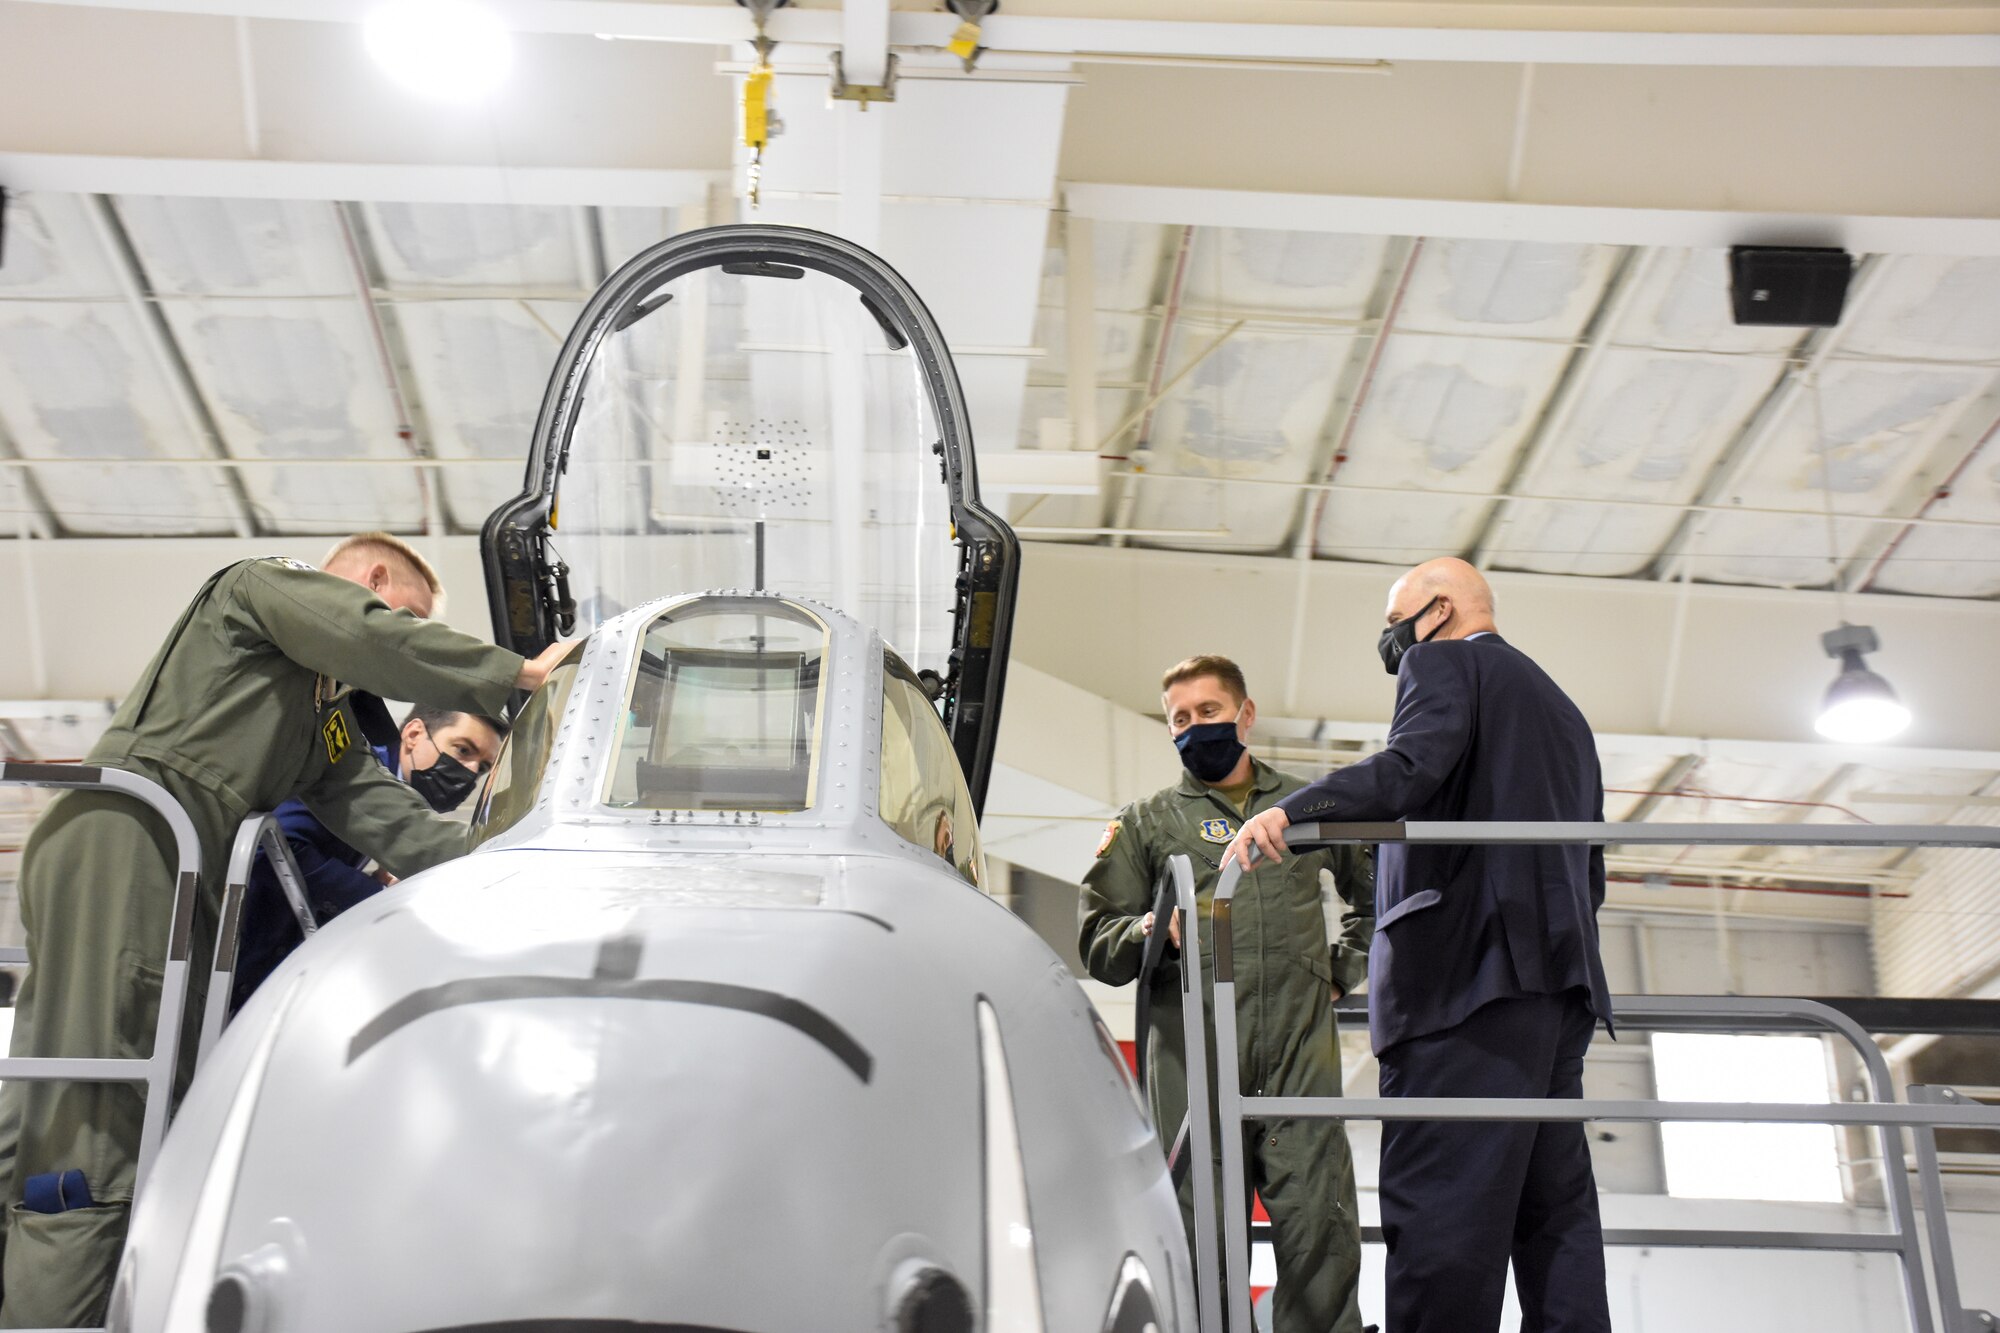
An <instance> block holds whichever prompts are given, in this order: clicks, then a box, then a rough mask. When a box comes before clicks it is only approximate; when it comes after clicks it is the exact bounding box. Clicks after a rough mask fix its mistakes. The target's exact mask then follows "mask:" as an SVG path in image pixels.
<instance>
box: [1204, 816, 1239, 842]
mask: <svg viewBox="0 0 2000 1333" xmlns="http://www.w3.org/2000/svg"><path fill="white" fill-rule="evenodd" d="M1235 836H1236V832H1235V830H1234V829H1231V828H1230V827H1229V821H1228V820H1226V819H1204V820H1202V821H1201V840H1202V841H1203V842H1218V843H1226V842H1228V841H1229V840H1230V839H1231V838H1233V837H1235Z"/></svg>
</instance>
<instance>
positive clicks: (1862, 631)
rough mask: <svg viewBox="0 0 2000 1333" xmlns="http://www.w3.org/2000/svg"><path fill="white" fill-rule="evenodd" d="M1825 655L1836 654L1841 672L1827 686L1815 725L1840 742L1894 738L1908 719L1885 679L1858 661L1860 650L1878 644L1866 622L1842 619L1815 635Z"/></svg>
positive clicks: (1869, 649) (1870, 742) (1868, 650)
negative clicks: (1837, 625) (1858, 623)
mask: <svg viewBox="0 0 2000 1333" xmlns="http://www.w3.org/2000/svg"><path fill="white" fill-rule="evenodd" d="M1819 641H1820V643H1821V644H1822V645H1823V646H1824V647H1825V648H1826V655H1827V656H1828V657H1837V658H1839V659H1840V674H1839V675H1838V676H1836V677H1835V678H1834V682H1833V684H1832V685H1830V686H1828V687H1827V691H1826V699H1825V701H1824V702H1822V703H1821V704H1820V710H1819V721H1818V722H1817V723H1815V724H1814V729H1815V730H1816V731H1818V732H1819V734H1820V735H1822V736H1824V737H1826V739H1828V740H1830V741H1838V742H1840V743H1841V744H1843V745H1873V744H1876V743H1877V742H1880V741H1886V740H1893V739H1894V738H1896V737H1897V736H1900V735H1902V734H1903V731H1904V729H1905V728H1907V727H1908V726H1909V725H1910V710H1909V709H1907V708H1905V707H1904V706H1903V703H1902V701H1901V700H1900V699H1898V698H1897V697H1896V692H1895V691H1894V690H1893V689H1891V688H1889V682H1888V681H1886V680H1884V679H1882V678H1881V677H1880V676H1878V675H1876V674H1875V673H1874V672H1872V671H1870V670H1869V669H1868V668H1867V667H1866V666H1864V665H1862V662H1861V655H1862V654H1863V653H1872V652H1874V651H1875V650H1876V649H1878V648H1880V647H1881V644H1880V642H1878V641H1877V639H1876V638H1875V631H1874V630H1873V629H1871V628H1869V627H1868V626H1867V625H1845V624H1843V625H1842V626H1841V627H1840V628H1839V629H1834V630H1828V631H1827V632H1826V633H1825V634H1822V635H1821V636H1820V640H1819Z"/></svg>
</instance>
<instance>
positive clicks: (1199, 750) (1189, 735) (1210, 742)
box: [1174, 709, 1244, 783]
mask: <svg viewBox="0 0 2000 1333" xmlns="http://www.w3.org/2000/svg"><path fill="white" fill-rule="evenodd" d="M1242 715H1243V712H1242V710H1241V709H1238V710H1237V714H1236V716H1237V717H1241V716H1242ZM1174 748H1175V749H1176V750H1179V751H1180V752H1181V765H1182V767H1184V768H1186V769H1187V771H1188V772H1190V773H1192V774H1194V775H1195V776H1196V777H1198V778H1200V779H1201V780H1202V781H1203V782H1210V783H1214V782H1220V781H1222V780H1223V779H1224V778H1226V777H1228V776H1229V774H1230V771H1231V770H1232V769H1234V768H1235V767H1236V761H1237V760H1239V759H1241V758H1242V757H1243V750H1244V745H1243V742H1242V741H1240V740H1238V739H1237V738H1236V720H1235V718H1232V719H1230V720H1229V721H1227V722H1200V723H1196V724H1195V725H1194V726H1192V727H1189V728H1188V729H1187V730H1186V731H1183V732H1182V733H1181V734H1180V735H1178V736H1176V737H1174Z"/></svg>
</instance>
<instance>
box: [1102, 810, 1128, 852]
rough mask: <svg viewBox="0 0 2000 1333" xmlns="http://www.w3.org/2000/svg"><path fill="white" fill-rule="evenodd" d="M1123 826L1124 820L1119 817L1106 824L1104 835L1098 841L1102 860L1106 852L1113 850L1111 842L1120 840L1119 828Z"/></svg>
mask: <svg viewBox="0 0 2000 1333" xmlns="http://www.w3.org/2000/svg"><path fill="white" fill-rule="evenodd" d="M1123 827H1125V825H1124V822H1123V821H1121V820H1117V819H1114V820H1112V821H1111V822H1110V823H1109V824H1106V825H1105V826H1104V836H1103V837H1102V838H1101V839H1099V840H1098V843H1097V856H1098V859H1099V860H1102V859H1103V858H1104V854H1105V853H1106V852H1108V851H1110V850H1111V844H1112V843H1114V842H1117V841H1118V830H1119V829H1121V828H1123Z"/></svg>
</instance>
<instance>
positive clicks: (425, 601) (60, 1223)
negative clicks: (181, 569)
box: [0, 533, 569, 1328]
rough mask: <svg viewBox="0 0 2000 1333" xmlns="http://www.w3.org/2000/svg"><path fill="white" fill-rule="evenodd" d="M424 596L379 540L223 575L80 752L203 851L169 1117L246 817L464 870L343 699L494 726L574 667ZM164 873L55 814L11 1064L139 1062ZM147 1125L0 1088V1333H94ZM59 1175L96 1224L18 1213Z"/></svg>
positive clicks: (125, 802)
mask: <svg viewBox="0 0 2000 1333" xmlns="http://www.w3.org/2000/svg"><path fill="white" fill-rule="evenodd" d="M440 592H441V590H440V588H439V585H438V579H437V575H436V574H435V573H434V572H433V571H432V570H431V568H430V566H429V565H428V564H426V563H425V562H424V560H423V558H422V557H421V556H419V555H418V554H417V553H416V552H415V551H414V550H412V549H410V547H409V546H408V545H406V544H405V543H404V542H402V541H401V540H400V539H398V538H395V537H392V536H389V535H388V534H386V533H365V534H362V535H361V536H358V537H350V538H348V539H347V540H345V541H343V542H341V543H340V544H339V545H338V546H336V547H335V548H334V549H333V551H332V552H331V553H330V554H329V555H328V557H327V559H326V568H325V571H324V572H321V571H320V570H315V569H313V568H312V567H311V566H310V565H305V564H301V563H299V562H297V561H293V560H284V559H261V560H245V561H242V562H240V563H237V564H234V565H231V566H229V567H228V568H227V569H224V570H223V571H221V572H220V573H218V574H217V575H215V576H214V577H213V578H211V579H210V580H209V581H208V582H207V584H205V585H204V586H203V587H202V589H201V590H200V591H199V592H198V593H196V594H195V598H194V600H193V601H192V602H191V603H190V604H189V605H188V607H187V609H186V611H185V612H183V613H182V616H181V619H180V621H179V623H178V624H176V625H175V626H174V628H173V630H172V632H171V633H169V634H168V636H167V640H166V642H165V644H163V645H162V646H161V648H160V650H159V652H158V654H157V655H155V657H154V658H153V661H152V663H151V664H150V665H149V666H147V668H146V670H145V672H144V673H143V674H142V675H141V676H140V677H139V681H138V683H137V684H136V685H135V686H134V687H133V689H132V691H131V693H130V694H128V695H127V696H126V698H125V701H124V704H123V705H122V706H121V707H120V708H119V710H118V714H117V716H116V717H115V718H114V719H113V720H112V724H111V729H110V730H109V731H108V732H106V733H105V736H104V739H103V740H101V741H99V742H98V744H97V746H96V748H94V749H93V750H92V751H91V753H90V757H89V760H88V762H90V763H92V764H102V765H105V766H108V767H112V768H120V769H124V770H126V771H128V772H133V773H138V774H142V775H143V776H145V777H148V778H151V779H152V780H153V781H155V782H157V783H159V784H160V785H161V786H163V787H165V788H166V789H167V791H168V792H169V793H170V794H171V795H172V796H173V797H174V799H175V800H177V801H179V802H180V804H181V806H182V808H183V809H185V810H186V811H187V813H188V816H189V818H190V819H192V820H193V821H194V826H195V830H196V832H197V833H198V834H199V836H200V840H201V858H202V860H201V871H202V873H201V880H200V884H199V887H198V890H197V892H196V895H195V902H194V904H193V909H194V910H193V919H192V937H191V950H190V952H189V954H188V957H189V958H190V959H191V966H190V968H189V986H188V996H187V1007H186V1009H185V1011H184V1012H185V1013H186V1014H187V1015H189V1017H188V1018H187V1019H186V1020H185V1021H184V1023H183V1025H182V1028H181V1036H182V1041H181V1053H180V1064H179V1067H178V1079H177V1086H176V1088H175V1089H174V1097H175V1099H176V1100H178V1099H179V1097H180V1096H181V1094H182V1093H183V1092H184V1091H185V1090H186V1085H187V1082H188V1080H189V1079H190V1078H191V1077H192V1074H193V1070H194V1066H193V1054H194V1049H195V1045H196V1042H197V1040H198V1038H199V1035H200V1015H201V1013H202V1011H203V1002H204V998H205V996H206V992H207V984H208V976H209V969H208V960H209V959H210V958H211V957H212V956H213V954H214V950H215V935H216V928H217V916H218V912H219V908H220V899H221V890H222V882H223V878H224V869H225V862H226V859H227V857H228V853H229V847H230V844H231V841H232V840H233V839H234V837H235V834H236V830H237V827H238V826H239V825H240V824H241V823H242V822H243V820H244V818H245V817H246V816H248V815H249V814H250V813H251V812H253V811H259V810H271V809H274V808H276V807H277V806H278V805H279V804H280V803H282V802H284V801H285V800H287V799H289V798H291V797H293V796H298V797H302V798H303V799H304V800H305V803H306V805H307V806H308V807H309V808H310V809H311V810H312V812H313V813H314V814H315V815H317V816H318V817H319V818H320V820H321V821H322V822H323V823H325V824H326V826H327V827H328V828H330V829H332V830H333V831H334V832H336V833H337V834H339V835H340V836H341V837H342V838H343V839H345V840H346V841H347V842H349V843H351V844H353V845H354V846H356V847H360V848H363V849H366V850H368V851H370V852H372V853H373V854H374V855H375V857H376V859H377V860H379V861H380V862H381V864H382V866H383V867H384V869H386V870H387V871H389V872H390V873H392V874H394V875H397V876H399V877H401V876H407V875H413V874H415V873H417V872H418V871H420V870H423V869H425V868H427V867H429V866H433V865H436V864H438V863H440V862H442V861H447V860H450V859H451V858H453V857H455V856H458V855H460V854H461V853H463V852H464V851H465V850H466V844H465V830H464V827H463V826H462V825H459V824H456V823H453V822H451V821H449V820H446V819H443V818H441V817H439V816H438V815H436V814H435V813H433V812H432V811H431V809H430V807H429V806H428V805H426V804H425V803H424V801H423V798H422V797H420V796H418V795H417V794H416V792H415V791H413V790H412V789H411V788H410V787H408V786H406V785H404V784H403V783H401V782H398V781H397V780H396V779H395V778H394V777H392V776H390V774H389V773H388V772H387V771H386V770H384V769H383V768H382V766H381V765H380V764H378V763H376V762H375V759H374V756H373V755H372V754H370V753H369V750H368V746H367V744H366V742H365V741H363V740H362V739H361V729H360V726H359V725H358V724H357V722H356V720H355V718H354V715H353V711H352V708H351V706H350V704H349V702H348V694H349V692H350V691H351V690H354V689H361V690H367V691H370V692H373V693H376V694H380V695H386V696H388V697H389V698H395V699H414V700H418V701H420V702H423V703H428V704H436V705H441V706H444V707H449V708H456V709H460V710H463V711H465V712H473V713H485V714H492V713H497V712H499V711H500V709H501V708H502V707H503V705H504V704H505V703H506V700H507V697H508V695H509V693H510V692H511V691H513V690H515V689H517V688H520V689H532V688H534V687H535V686H537V685H539V684H540V683H541V681H542V679H543V677H544V676H546V675H547V673H548V669H549V668H550V667H551V666H552V665H553V664H554V663H555V660H556V658H557V657H558V656H560V655H561V652H562V651H563V650H565V649H566V648H567V647H569V645H557V646H556V647H553V648H551V649H550V650H549V651H548V652H547V653H544V654H543V655H542V656H541V657H539V658H536V659H535V660H533V661H529V660H526V659H524V658H522V657H521V656H520V655H519V654H517V653H511V652H508V651H506V650H505V649H502V648H497V647H494V646H493V645H492V644H489V643H483V642H481V641H480V640H478V639H475V638H473V637H471V636H470V635H466V634H461V633H459V632H458V631H456V630H453V629H451V628H449V627H447V626H445V625H441V624H434V623H432V622H430V621H429V620H428V619H427V617H428V616H429V615H430V613H431V611H432V609H433V607H434V604H435V602H436V600H437V598H438V596H439V595H440ZM176 864H177V857H176V851H175V844H174V839H173V835H172V834H171V832H169V830H168V827H167V825H166V823H165V821H164V820H162V819H160V818H159V817H158V816H157V815H156V814H154V813H153V812H152V811H151V810H150V809H149V808H147V807H144V806H141V805H139V804H138V803H137V802H136V801H134V800H132V799H131V798H130V797H127V796H123V795H119V794H115V793H111V792H95V791H71V792H65V793H63V794H62V795H60V796H57V797H56V798H55V800H53V801H51V802H50V803H49V808H48V811H47V813H46V814H44V815H43V817H42V819H41V822H40V823H39V824H38V825H37V826H36V828H35V830H34V832H33V833H32V834H31V835H30V836H29V838H28V842H27V846H26V847H25V849H24V850H23V854H22V861H21V875H20V902H21V919H22V924H23V925H24V926H25V927H26V928H27V936H28V956H29V971H28V978H27V982H26V984H25V985H24V986H23V987H22V988H21V993H20V998H19V1001H18V1003H17V1005H16V1016H15V1025H14V1038H13V1054H14V1055H16V1056H86V1057H108V1058H126V1059H135V1058H143V1057H145V1056H146V1055H147V1054H148V1053H149V1051H150V1050H151V1047H152V1039H153V1030H154V1023H155V1020H156V1017H157V1015H158V1012H159V1003H160V989H161V974H162V965H163V962H164V959H165V951H166V948H167V935H168V928H169V925H170V921H169V918H170V916H171V913H172V905H173V899H174V882H175V878H176V872H175V867H176ZM143 1111H144V1098H143V1095H142V1090H141V1089H140V1088H138V1087H135V1086H132V1085H129V1084H112V1083H42V1082H37V1083H22V1082H19V1081H10V1082H9V1083H7V1085H6V1087H5V1090H4V1091H0V1185H4V1186H5V1187H6V1189H7V1193H6V1195H5V1198H6V1201H7V1204H8V1209H7V1227H6V1232H5V1244H6V1248H5V1253H4V1260H0V1326H4V1327H8V1328H53V1327H68V1326H75V1325H86V1324H94V1325H102V1324H103V1323H104V1321H105V1312H106V1304H107V1301H108V1299H109V1289H110V1286H111V1277H112V1273H113V1270H114V1268H115V1266H116V1264H117V1261H118V1254H119V1250H120V1248H121V1247H122V1245H123V1243H124V1237H125V1227H126V1222H127V1216H128V1214H129V1212H130V1207H131V1199H132V1188H133V1181H134V1175H135V1173H136V1166H137V1158H138V1149H139V1138H140V1128H141V1120H142V1115H143ZM72 1171H81V1172H82V1173H83V1176H84V1180H83V1186H84V1188H85V1189H86V1190H87V1191H88V1198H89V1201H90V1206H81V1207H68V1208H66V1209H64V1210H63V1211H54V1212H50V1211H39V1210H34V1209H30V1208H28V1207H26V1206H24V1195H25V1191H26V1189H27V1185H28V1182H29V1180H30V1179H31V1178H32V1177H36V1176H44V1175H46V1174H48V1173H64V1172H72ZM58 1178H59V1179H62V1177H60V1176H59V1177H58ZM70 1179H73V1177H71V1178H70ZM69 1193H71V1192H70V1191H67V1190H66V1191H65V1194H66V1195H67V1194H69ZM68 1201H69V1200H68V1199H67V1198H66V1199H65V1202H68Z"/></svg>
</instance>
